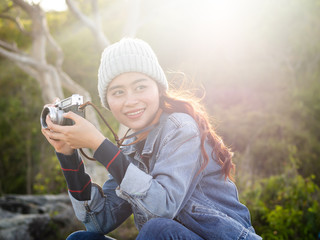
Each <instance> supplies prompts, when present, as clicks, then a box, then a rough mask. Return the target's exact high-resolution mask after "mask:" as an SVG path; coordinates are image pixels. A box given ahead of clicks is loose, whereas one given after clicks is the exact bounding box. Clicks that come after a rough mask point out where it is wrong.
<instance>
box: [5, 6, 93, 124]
mask: <svg viewBox="0 0 320 240" xmlns="http://www.w3.org/2000/svg"><path fill="white" fill-rule="evenodd" d="M7 4H8V5H7V6H6V7H5V8H4V9H3V10H2V12H1V14H0V17H1V18H2V19H5V20H7V21H11V22H14V23H15V24H16V26H17V27H18V29H19V30H20V32H21V34H22V35H23V36H24V37H25V39H26V41H29V40H30V41H31V49H30V51H29V52H27V49H24V50H22V49H20V48H19V47H18V45H17V44H15V43H8V42H6V41H5V40H0V55H1V56H3V57H5V58H7V59H9V60H11V61H13V62H14V63H15V64H16V65H17V66H18V67H19V68H20V69H21V70H23V71H24V72H25V73H26V74H28V75H30V76H31V77H33V78H34V79H35V80H36V81H37V83H38V84H39V86H40V88H41V90H42V99H43V101H44V102H45V103H49V102H52V101H53V99H54V98H55V97H59V98H60V99H63V98H64V94H63V87H64V88H66V89H67V90H69V91H70V92H76V93H79V94H81V95H83V96H84V98H85V99H86V100H88V101H90V100H91V96H90V93H89V92H88V91H87V90H85V89H84V88H83V87H82V86H80V85H79V84H78V83H77V82H75V81H74V80H72V79H71V78H70V77H69V75H68V74H67V73H66V72H64V71H63V69H62V63H63V60H64V55H63V52H62V50H61V47H60V46H59V44H58V43H57V42H56V41H55V40H54V38H53V37H52V35H51V34H50V31H49V28H48V24H47V20H46V14H45V12H44V11H43V10H42V9H41V8H40V6H39V5H37V4H33V3H28V2H26V1H23V0H12V2H11V1H7ZM21 10H22V11H23V12H21ZM26 19H28V20H29V21H30V22H31V23H30V24H29V25H28V24H25V22H26ZM26 25H28V26H26ZM28 28H30V30H28ZM47 45H48V46H50V47H51V50H52V52H53V54H54V55H55V61H54V63H50V62H49V61H48V55H47ZM87 118H88V119H90V121H91V122H92V123H93V124H94V125H95V126H97V127H99V124H98V121H97V118H96V116H95V114H94V112H93V111H92V110H89V111H87Z"/></svg>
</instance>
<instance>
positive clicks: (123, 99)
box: [107, 72, 160, 131]
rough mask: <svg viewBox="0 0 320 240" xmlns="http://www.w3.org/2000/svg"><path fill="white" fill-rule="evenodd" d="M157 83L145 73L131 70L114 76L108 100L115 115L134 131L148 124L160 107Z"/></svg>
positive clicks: (108, 92)
mask: <svg viewBox="0 0 320 240" xmlns="http://www.w3.org/2000/svg"><path fill="white" fill-rule="evenodd" d="M159 99H160V96H159V88H158V85H157V83H156V82H155V81H154V80H152V79H151V78H150V77H148V76H147V75H145V74H142V73H137V72H130V73H123V74H121V75H119V76H118V77H116V78H114V79H113V80H112V82H111V83H110V84H109V86H108V89H107V101H108V104H109V107H110V110H111V112H112V114H113V115H114V117H115V118H116V119H117V120H118V121H119V122H120V123H121V124H123V125H125V126H127V127H128V128H131V129H132V130H134V131H138V130H141V129H143V128H145V127H146V126H148V125H149V124H150V123H151V122H152V120H153V119H154V117H155V115H156V113H157V111H158V109H159Z"/></svg>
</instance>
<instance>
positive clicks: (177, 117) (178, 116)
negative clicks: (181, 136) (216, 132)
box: [163, 112, 198, 130]
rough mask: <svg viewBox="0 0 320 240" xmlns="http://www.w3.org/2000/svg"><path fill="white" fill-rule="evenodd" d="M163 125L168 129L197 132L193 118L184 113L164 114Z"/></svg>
mask: <svg viewBox="0 0 320 240" xmlns="http://www.w3.org/2000/svg"><path fill="white" fill-rule="evenodd" d="M163 123H164V125H165V127H168V128H175V129H179V128H186V129H192V130H198V125H197V123H196V121H195V120H194V118H193V117H192V116H190V115H189V114H186V113H181V112H174V113H170V114H166V116H165V119H164V122H163Z"/></svg>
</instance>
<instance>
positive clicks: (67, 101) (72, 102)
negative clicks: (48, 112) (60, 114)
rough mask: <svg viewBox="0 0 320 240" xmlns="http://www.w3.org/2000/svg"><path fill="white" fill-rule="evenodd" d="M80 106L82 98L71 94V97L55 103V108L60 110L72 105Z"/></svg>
mask: <svg viewBox="0 0 320 240" xmlns="http://www.w3.org/2000/svg"><path fill="white" fill-rule="evenodd" d="M81 104H83V96H81V95H79V94H73V95H72V96H71V97H68V98H66V99H63V100H62V101H60V102H58V103H56V104H55V106H56V107H58V108H61V109H65V108H67V107H70V106H73V105H81Z"/></svg>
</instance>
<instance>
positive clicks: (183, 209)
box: [42, 38, 261, 240]
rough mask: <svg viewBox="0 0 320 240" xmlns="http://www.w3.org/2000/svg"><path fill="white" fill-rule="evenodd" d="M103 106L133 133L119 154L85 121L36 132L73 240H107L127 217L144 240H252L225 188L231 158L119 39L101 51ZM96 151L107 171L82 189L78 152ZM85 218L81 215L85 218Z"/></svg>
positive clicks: (194, 109)
mask: <svg viewBox="0 0 320 240" xmlns="http://www.w3.org/2000/svg"><path fill="white" fill-rule="evenodd" d="M98 90H99V96H100V99H101V102H102V104H103V105H104V106H105V107H106V108H108V109H109V110H111V113H112V114H113V115H114V117H115V118H116V119H117V120H118V121H119V122H120V123H121V124H123V125H125V126H126V127H128V128H131V129H132V130H133V131H134V132H135V133H134V134H132V135H130V136H128V137H126V138H125V140H124V141H123V142H122V141H121V143H120V144H119V145H120V149H119V148H118V147H117V146H115V145H114V144H113V143H112V142H110V141H109V139H107V138H105V137H104V136H103V135H102V134H101V133H100V131H99V130H97V129H95V128H94V127H93V125H92V124H91V123H90V122H88V121H87V120H86V119H84V118H82V117H80V116H78V115H77V114H74V113H72V112H69V113H67V114H65V115H64V117H65V118H71V119H72V120H74V122H75V124H74V125H72V126H59V125H56V124H53V123H52V122H51V121H50V119H47V123H48V128H47V129H42V132H43V134H44V135H45V137H46V138H47V140H48V141H49V142H50V143H51V144H52V146H53V147H54V148H55V150H56V152H57V156H58V159H59V161H60V164H61V168H62V170H63V173H64V176H65V178H66V181H67V185H68V188H69V193H70V198H71V201H72V204H73V207H74V210H75V213H76V215H77V217H78V219H79V220H81V221H82V222H83V223H84V225H85V226H86V229H87V231H80V232H75V233H73V234H72V235H70V236H69V237H68V240H74V239H92V240H93V239H97V240H98V239H99V240H106V239H109V238H108V237H106V236H104V234H108V233H109V232H110V231H112V230H113V229H115V228H117V227H118V226H119V225H120V224H121V223H122V222H123V221H124V220H125V219H127V218H128V217H129V216H130V215H131V214H133V215H134V220H135V225H136V227H137V228H138V230H139V231H140V232H139V235H138V237H137V239H138V240H143V239H155V238H157V239H178V238H179V239H193V240H202V239H247V240H258V239H261V238H260V237H259V236H258V235H256V234H255V231H254V229H253V227H252V225H251V222H250V213H249V210H248V209H247V207H246V206H244V205H243V204H241V203H240V202H239V199H238V192H237V188H236V186H235V184H234V183H233V182H232V181H231V179H232V177H231V175H232V172H233V171H234V169H235V166H234V164H233V163H232V153H231V152H230V150H229V149H228V148H227V147H226V146H225V145H224V143H223V141H222V140H221V138H220V137H219V136H218V135H217V134H216V133H215V131H214V129H213V128H212V126H211V124H210V122H209V120H208V116H207V113H206V112H205V110H204V108H203V106H202V105H201V104H200V103H199V102H198V99H196V98H195V97H193V96H190V97H189V98H188V99H183V98H182V96H181V94H182V93H183V92H182V91H180V92H173V91H172V90H171V88H169V84H168V81H167V78H166V76H165V74H164V71H163V69H162V67H161V66H160V64H159V62H158V59H157V56H156V55H155V53H154V52H153V50H152V49H151V47H150V46H149V44H148V43H146V42H144V41H143V40H141V39H132V38H123V39H122V40H120V41H119V42H116V43H114V44H112V45H110V46H108V47H107V48H106V49H105V50H104V51H103V53H102V56H101V61H100V67H99V71H98ZM81 147H86V148H91V149H92V150H94V151H95V153H94V158H95V159H96V160H97V161H98V162H100V163H101V164H102V165H103V166H105V168H106V169H107V171H108V172H109V173H110V178H109V180H107V181H106V182H105V184H104V185H103V187H102V188H101V187H100V186H98V185H97V184H94V183H92V182H91V177H90V176H89V175H88V174H87V173H86V172H85V168H84V164H83V161H82V159H81V157H80V156H79V155H78V152H77V151H76V150H75V149H77V148H81ZM88 216H90V217H88Z"/></svg>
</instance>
